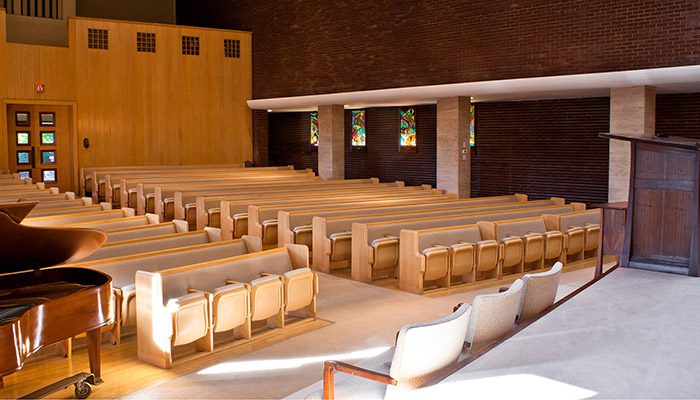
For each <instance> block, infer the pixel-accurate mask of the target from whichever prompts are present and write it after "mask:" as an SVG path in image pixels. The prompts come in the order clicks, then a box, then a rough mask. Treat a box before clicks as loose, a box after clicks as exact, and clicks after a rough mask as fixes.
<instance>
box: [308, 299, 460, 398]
mask: <svg viewBox="0 0 700 400" xmlns="http://www.w3.org/2000/svg"><path fill="white" fill-rule="evenodd" d="M470 311H471V308H470V307H469V305H468V304H462V305H460V306H459V307H458V308H457V310H456V311H454V312H453V313H452V314H450V315H449V316H447V317H444V318H440V319H438V320H435V321H431V322H425V323H417V324H411V325H406V326H404V327H403V328H401V330H400V331H399V333H398V335H397V337H396V347H395V348H394V354H393V356H392V358H391V367H390V369H389V371H388V374H385V373H378V372H373V371H368V372H369V375H370V376H369V377H368V378H367V379H369V380H365V379H362V378H361V377H358V376H342V377H339V378H338V379H337V380H336V379H335V378H333V373H334V372H345V373H348V374H351V375H352V374H353V371H356V370H357V369H358V368H357V367H355V366H353V365H350V364H345V363H341V362H336V361H326V363H325V365H324V369H325V370H326V372H327V373H324V392H325V393H314V394H312V395H310V396H308V397H307V398H321V395H323V397H324V398H358V399H372V398H384V399H400V398H402V396H403V395H405V393H406V391H408V390H411V389H413V388H415V387H417V386H420V382H421V378H423V377H426V376H431V375H433V374H437V373H440V372H441V371H444V370H445V369H446V368H449V367H451V366H453V365H454V364H455V363H456V362H457V361H458V360H459V357H460V355H461V354H462V350H463V348H464V338H465V336H466V332H467V326H468V323H469V317H470ZM383 359H384V358H382V360H383ZM377 363H378V364H379V365H377V366H376V367H377V368H375V369H379V370H381V369H383V368H382V367H383V366H384V365H383V363H381V362H380V361H378V362H377ZM328 372H330V373H328ZM326 378H328V379H326ZM373 381H374V382H373ZM377 382H381V383H377ZM331 388H332V392H331V393H329V390H331Z"/></svg>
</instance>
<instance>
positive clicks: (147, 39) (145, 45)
mask: <svg viewBox="0 0 700 400" xmlns="http://www.w3.org/2000/svg"><path fill="white" fill-rule="evenodd" d="M136 51H138V52H141V53H155V52H156V34H155V33H146V32H136Z"/></svg>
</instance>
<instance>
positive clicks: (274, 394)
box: [128, 268, 593, 399]
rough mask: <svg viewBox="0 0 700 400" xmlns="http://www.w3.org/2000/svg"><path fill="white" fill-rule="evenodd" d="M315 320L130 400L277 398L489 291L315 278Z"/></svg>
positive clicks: (569, 277) (575, 279)
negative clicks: (443, 291) (321, 322)
mask: <svg viewBox="0 0 700 400" xmlns="http://www.w3.org/2000/svg"><path fill="white" fill-rule="evenodd" d="M592 273H593V271H592V269H591V268H587V269H583V270H579V271H574V272H570V273H566V274H564V275H563V276H562V281H561V285H560V290H559V294H558V296H559V297H562V296H564V295H566V294H568V293H570V292H571V291H573V290H575V289H576V288H577V287H579V286H580V285H582V284H583V283H585V282H586V281H588V280H590V279H591V278H592ZM319 279H320V288H321V292H320V294H319V301H318V310H319V316H320V317H321V318H324V319H327V320H330V321H333V322H334V323H333V324H332V325H330V326H328V327H325V328H322V329H319V330H316V331H313V332H310V333H308V334H305V335H301V336H297V337H294V338H291V339H289V340H286V341H284V342H282V343H278V344H275V345H272V346H269V347H266V348H264V349H261V350H259V351H255V352H253V353H249V354H247V355H245V356H243V357H240V358H236V359H234V360H230V361H227V362H224V363H221V364H218V365H215V366H213V367H210V368H207V369H205V370H202V371H199V372H196V373H193V374H190V375H185V376H182V377H179V378H176V379H174V380H172V381H170V382H167V383H164V384H161V385H158V386H155V387H152V388H148V389H144V390H141V391H139V392H136V393H133V394H131V395H130V396H128V398H134V399H191V398H199V399H224V398H226V399H251V398H273V399H279V398H282V397H285V396H287V395H289V394H291V393H295V392H297V391H299V390H300V389H302V388H305V387H307V386H309V385H311V384H313V383H315V382H317V381H319V380H320V379H321V378H322V366H323V361H324V360H327V359H336V360H345V361H351V362H357V361H359V360H362V359H365V358H369V357H373V356H376V355H377V354H379V353H381V352H382V351H386V350H388V349H389V347H390V346H392V345H393V343H394V339H395V336H396V332H397V331H398V330H399V329H400V328H401V327H402V326H403V325H406V324H409V323H414V322H420V321H429V320H432V319H436V318H438V317H441V316H444V315H447V314H449V313H450V312H452V307H453V306H454V305H456V304H458V303H461V302H471V301H472V299H473V298H474V296H476V295H478V294H481V293H494V292H496V291H497V290H498V287H495V288H486V289H481V290H477V291H470V292H465V293H457V294H451V295H448V296H444V297H435V298H430V297H425V296H419V295H414V294H410V293H405V292H401V291H398V290H392V289H384V288H380V287H377V286H372V285H367V284H363V283H359V282H355V281H352V280H349V279H343V278H338V277H334V276H331V275H326V274H319Z"/></svg>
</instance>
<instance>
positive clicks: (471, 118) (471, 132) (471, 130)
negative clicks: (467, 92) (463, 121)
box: [469, 104, 476, 147]
mask: <svg viewBox="0 0 700 400" xmlns="http://www.w3.org/2000/svg"><path fill="white" fill-rule="evenodd" d="M475 144H476V134H475V133H474V105H473V104H472V105H471V106H469V146H471V147H474V145H475Z"/></svg>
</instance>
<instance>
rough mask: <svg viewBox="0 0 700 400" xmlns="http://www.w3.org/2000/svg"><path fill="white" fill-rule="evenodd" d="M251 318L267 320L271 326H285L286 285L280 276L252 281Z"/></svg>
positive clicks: (253, 319) (252, 319)
mask: <svg viewBox="0 0 700 400" xmlns="http://www.w3.org/2000/svg"><path fill="white" fill-rule="evenodd" d="M250 304H251V307H250V319H251V321H262V320H267V326H268V327H270V328H284V286H283V284H282V280H281V279H280V278H279V276H265V277H262V278H258V279H254V280H252V281H251V282H250Z"/></svg>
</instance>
